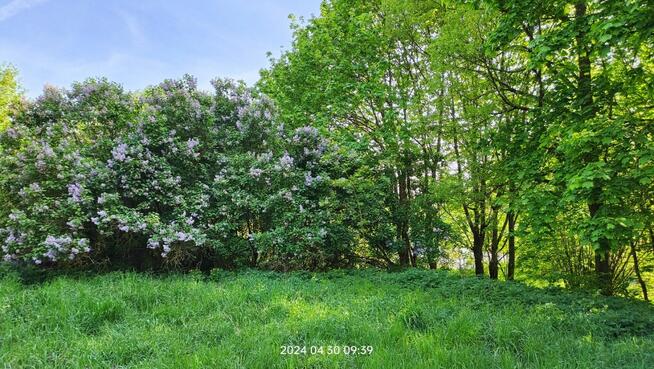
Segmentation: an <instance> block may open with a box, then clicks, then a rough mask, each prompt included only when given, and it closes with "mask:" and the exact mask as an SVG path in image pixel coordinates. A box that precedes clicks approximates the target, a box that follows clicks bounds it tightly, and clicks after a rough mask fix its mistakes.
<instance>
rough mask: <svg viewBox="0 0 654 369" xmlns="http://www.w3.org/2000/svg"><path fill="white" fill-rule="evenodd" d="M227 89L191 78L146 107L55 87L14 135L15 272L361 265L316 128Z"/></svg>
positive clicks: (7, 180)
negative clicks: (102, 266) (200, 85)
mask: <svg viewBox="0 0 654 369" xmlns="http://www.w3.org/2000/svg"><path fill="white" fill-rule="evenodd" d="M213 87H214V92H213V93H207V92H204V91H200V90H198V89H197V87H196V83H195V80H194V79H193V78H192V77H189V76H186V77H184V78H183V79H180V80H167V81H165V82H163V83H161V84H160V85H158V86H154V87H151V88H148V89H147V90H145V91H144V92H142V93H140V94H138V95H134V94H128V93H125V92H124V91H123V90H122V89H121V88H120V86H118V85H116V84H113V83H110V82H108V81H106V80H89V81H86V82H84V83H79V84H76V85H74V86H73V88H72V89H70V90H68V91H66V90H59V89H55V88H46V90H45V91H44V94H43V96H41V97H39V98H38V99H37V100H35V101H34V102H32V103H30V104H28V105H27V106H26V108H25V109H24V110H23V111H22V112H20V113H19V114H17V116H16V117H15V119H14V121H13V122H12V124H11V125H10V126H9V127H8V128H7V129H6V130H5V131H4V132H2V133H1V138H0V145H1V146H0V148H1V150H2V157H1V158H0V168H1V169H0V170H1V171H2V173H3V175H2V176H0V192H1V196H2V198H1V200H2V207H1V208H0V236H1V237H2V240H3V242H2V255H3V257H4V260H6V261H15V262H31V263H34V264H37V265H44V266H45V265H55V264H57V265H62V264H69V265H70V264H72V265H83V264H87V263H91V262H93V263H100V262H105V263H111V264H114V265H115V264H128V265H131V266H137V267H142V268H158V267H162V266H168V267H170V266H176V267H190V266H198V264H200V266H204V267H207V268H208V267H211V266H216V265H218V266H225V267H236V266H240V265H261V266H266V267H271V268H277V269H286V268H313V269H320V268H325V267H330V266H337V265H344V264H349V263H351V262H352V257H353V256H352V252H351V251H350V250H351V245H352V243H353V241H354V235H353V231H352V230H351V229H350V228H349V227H347V226H346V225H345V223H344V222H343V221H342V219H344V218H343V217H339V216H337V215H336V213H338V212H340V211H341V210H340V209H339V207H338V202H337V201H330V200H329V199H330V196H331V197H333V196H334V194H335V187H334V186H332V185H331V179H330V171H333V170H334V167H333V165H330V166H328V165H327V164H326V163H327V161H326V160H323V158H324V157H325V156H326V155H331V156H332V157H333V158H334V160H332V161H331V162H334V161H338V159H337V158H335V157H336V156H338V155H336V153H335V152H333V150H332V149H330V147H329V146H328V145H327V143H326V142H325V141H324V140H323V139H322V138H321V136H320V134H319V132H318V131H317V130H316V129H315V128H311V127H301V128H297V129H294V130H285V129H284V126H283V124H281V123H279V122H277V121H276V120H275V118H274V111H273V106H272V104H271V102H270V101H269V100H268V99H267V98H266V97H265V96H261V95H258V94H256V92H255V91H253V90H252V89H249V88H247V87H245V86H244V85H242V84H239V83H235V82H233V81H229V80H216V81H214V82H213ZM341 160H342V159H341ZM339 219H341V221H339Z"/></svg>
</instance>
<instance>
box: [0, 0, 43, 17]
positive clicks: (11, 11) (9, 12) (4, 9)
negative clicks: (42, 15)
mask: <svg viewBox="0 0 654 369" xmlns="http://www.w3.org/2000/svg"><path fill="white" fill-rule="evenodd" d="M45 1H47V0H11V1H10V2H9V3H7V4H5V5H2V6H0V22H2V21H4V20H6V19H9V18H11V17H13V16H14V15H16V14H18V13H20V12H22V11H24V10H27V9H29V8H32V7H34V6H36V5H39V4H40V3H43V2H45Z"/></svg>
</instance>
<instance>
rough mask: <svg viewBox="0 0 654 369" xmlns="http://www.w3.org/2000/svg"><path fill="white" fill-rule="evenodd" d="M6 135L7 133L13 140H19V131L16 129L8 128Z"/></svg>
mask: <svg viewBox="0 0 654 369" xmlns="http://www.w3.org/2000/svg"><path fill="white" fill-rule="evenodd" d="M6 133H7V136H9V137H10V138H13V139H16V138H18V131H16V130H15V129H14V128H11V127H9V128H7V131H6Z"/></svg>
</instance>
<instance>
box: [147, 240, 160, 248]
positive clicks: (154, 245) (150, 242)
mask: <svg viewBox="0 0 654 369" xmlns="http://www.w3.org/2000/svg"><path fill="white" fill-rule="evenodd" d="M158 247H159V241H157V240H153V239H152V238H151V239H149V240H148V248H149V249H151V250H154V249H156V248H158Z"/></svg>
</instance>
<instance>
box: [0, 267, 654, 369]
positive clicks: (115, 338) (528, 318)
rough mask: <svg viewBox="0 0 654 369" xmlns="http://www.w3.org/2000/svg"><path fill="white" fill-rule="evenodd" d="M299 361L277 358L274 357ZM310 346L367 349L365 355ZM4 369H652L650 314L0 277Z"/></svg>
mask: <svg viewBox="0 0 654 369" xmlns="http://www.w3.org/2000/svg"><path fill="white" fill-rule="evenodd" d="M283 345H297V346H306V347H307V354H306V355H303V354H300V355H281V354H280V352H281V346H283ZM311 346H323V347H324V348H325V349H326V348H327V347H328V346H341V347H342V346H372V347H373V350H374V351H373V352H372V354H370V355H365V356H364V355H345V354H343V353H342V352H341V353H340V354H333V355H328V354H327V352H326V351H325V353H324V354H315V355H311V354H310V347H311ZM0 363H1V365H0V368H62V369H64V368H65V369H69V368H175V369H177V368H375V369H377V368H448V369H449V368H480V369H487V368H548V369H550V368H600V367H601V368H648V369H649V368H653V367H654V309H653V308H652V306H651V305H647V304H644V303H639V302H637V301H630V300H624V299H618V298H603V297H599V296H591V295H582V294H573V293H568V292H562V291H559V290H541V289H535V288H529V287H526V286H523V285H521V284H517V283H506V282H494V281H487V280H477V279H475V278H462V277H458V276H455V275H450V274H447V273H445V272H428V271H407V272H401V273H385V272H376V271H360V272H355V271H335V272H331V273H326V274H308V273H292V274H275V273H264V272H243V273H239V274H231V273H215V274H213V275H212V276H211V277H210V278H205V277H203V276H201V275H197V274H196V275H193V274H192V275H185V276H181V275H175V276H164V277H160V276H152V275H144V274H136V273H118V272H115V273H110V274H105V275H98V276H91V277H81V278H73V277H65V276H62V277H57V278H54V279H51V280H48V281H45V282H42V283H39V284H32V285H28V284H23V283H21V282H20V281H19V280H18V278H16V277H12V276H9V277H4V278H3V279H0Z"/></svg>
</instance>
